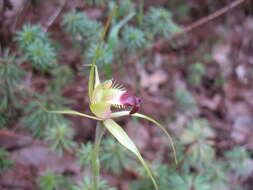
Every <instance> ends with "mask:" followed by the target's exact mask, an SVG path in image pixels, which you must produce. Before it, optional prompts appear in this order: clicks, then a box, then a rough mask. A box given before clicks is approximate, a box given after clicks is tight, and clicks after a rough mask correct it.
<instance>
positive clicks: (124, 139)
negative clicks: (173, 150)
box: [103, 119, 158, 189]
mask: <svg viewBox="0 0 253 190" xmlns="http://www.w3.org/2000/svg"><path fill="white" fill-rule="evenodd" d="M103 123H104V125H105V127H106V128H107V129H108V131H109V132H110V133H111V134H112V135H113V136H114V137H115V138H116V139H117V140H118V141H119V143H120V144H122V145H123V146H124V147H126V148H127V149H128V150H130V151H131V152H133V153H134V154H135V155H136V156H137V158H138V159H139V160H140V162H141V164H142V165H143V167H144V168H145V170H146V171H147V174H148V176H149V177H150V178H151V180H152V182H153V184H154V186H155V188H156V189H158V186H157V183H156V181H155V178H154V176H153V174H152V171H151V169H150V168H149V167H148V165H147V163H146V162H145V161H144V159H143V158H142V156H141V154H140V152H139V151H138V149H137V147H136V146H135V144H134V143H133V141H132V140H131V139H130V138H129V137H128V135H127V133H126V132H125V131H124V130H123V129H122V128H121V126H120V125H118V124H117V123H116V122H115V121H113V120H112V119H107V120H105V121H104V122H103Z"/></svg>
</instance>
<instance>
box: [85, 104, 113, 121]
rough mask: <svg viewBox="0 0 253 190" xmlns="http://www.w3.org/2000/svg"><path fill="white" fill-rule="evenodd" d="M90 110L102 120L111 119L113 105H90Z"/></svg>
mask: <svg viewBox="0 0 253 190" xmlns="http://www.w3.org/2000/svg"><path fill="white" fill-rule="evenodd" d="M90 110H91V111H92V113H93V114H95V115H96V116H98V117H100V118H109V117H110V116H111V105H110V104H108V103H106V102H99V103H95V104H90Z"/></svg>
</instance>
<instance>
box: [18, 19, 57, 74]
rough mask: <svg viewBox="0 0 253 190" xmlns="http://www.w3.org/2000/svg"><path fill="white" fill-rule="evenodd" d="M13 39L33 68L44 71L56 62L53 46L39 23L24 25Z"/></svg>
mask: <svg viewBox="0 0 253 190" xmlns="http://www.w3.org/2000/svg"><path fill="white" fill-rule="evenodd" d="M15 40H16V41H17V42H18V45H19V48H20V49H21V51H22V53H23V55H24V57H25V59H26V61H28V62H32V65H33V67H34V68H36V69H39V70H40V71H42V72H46V71H48V69H49V68H51V67H52V66H54V64H55V62H56V50H55V47H54V46H53V45H52V42H51V41H50V40H49V38H48V35H47V33H45V32H43V31H42V28H41V26H40V25H30V24H27V25H24V26H23V28H22V30H21V31H18V32H17V33H16V38H15Z"/></svg>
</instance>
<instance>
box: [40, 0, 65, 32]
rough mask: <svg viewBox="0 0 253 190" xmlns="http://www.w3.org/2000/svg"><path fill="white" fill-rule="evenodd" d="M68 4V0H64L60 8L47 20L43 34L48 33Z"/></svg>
mask: <svg viewBox="0 0 253 190" xmlns="http://www.w3.org/2000/svg"><path fill="white" fill-rule="evenodd" d="M65 3H66V0H63V1H62V2H61V4H60V6H59V7H58V8H57V9H56V10H55V11H54V12H53V14H52V15H51V16H50V17H49V19H48V20H47V22H46V24H45V26H44V27H43V32H47V30H48V28H49V27H50V26H51V25H52V24H53V23H54V21H55V19H56V18H57V17H58V16H59V14H60V13H61V11H62V9H63V7H64V5H65Z"/></svg>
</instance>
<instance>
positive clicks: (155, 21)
mask: <svg viewBox="0 0 253 190" xmlns="http://www.w3.org/2000/svg"><path fill="white" fill-rule="evenodd" d="M144 26H145V28H146V29H148V30H146V31H151V33H152V34H153V35H154V36H155V37H158V36H159V37H166V36H169V35H171V34H173V33H176V32H179V31H180V30H181V29H180V27H179V26H178V25H177V24H175V23H174V22H173V20H172V14H171V12H170V11H168V10H167V9H165V8H160V7H154V8H151V9H150V10H149V12H148V13H147V14H146V15H145V17H144Z"/></svg>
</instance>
